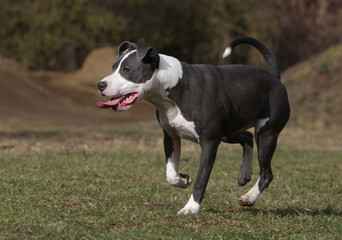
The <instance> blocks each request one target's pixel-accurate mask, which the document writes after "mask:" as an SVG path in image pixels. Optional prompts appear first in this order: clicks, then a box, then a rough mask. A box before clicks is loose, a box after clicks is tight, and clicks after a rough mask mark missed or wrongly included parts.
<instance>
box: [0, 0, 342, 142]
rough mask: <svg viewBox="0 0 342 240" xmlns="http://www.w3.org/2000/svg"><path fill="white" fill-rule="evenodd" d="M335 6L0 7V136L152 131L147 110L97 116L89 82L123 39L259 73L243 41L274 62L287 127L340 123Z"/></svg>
mask: <svg viewBox="0 0 342 240" xmlns="http://www.w3.org/2000/svg"><path fill="white" fill-rule="evenodd" d="M341 23H342V1H340V0H287V1H281V0H245V1H239V0H187V1H184V0H182V1H181V0H173V1H166V0H165V1H164V0H124V1H123V0H104V1H93V0H91V1H86V0H66V1H60V0H50V1H45V0H35V1H34V0H1V1H0V130H2V133H3V136H4V135H6V134H5V133H8V132H11V131H23V129H24V130H25V131H31V130H32V129H44V128H50V127H51V126H58V127H62V128H63V127H69V126H70V127H72V128H75V127H80V126H86V127H102V126H111V127H112V128H117V126H118V125H119V126H123V125H125V124H131V123H134V124H135V123H137V124H144V126H148V124H150V125H151V126H152V128H153V129H154V128H155V127H156V126H157V122H156V120H155V115H154V109H153V107H151V106H150V105H148V104H146V103H142V104H139V105H137V106H135V107H134V108H132V109H130V110H129V111H127V112H124V113H115V112H113V111H110V110H103V109H96V108H95V103H96V101H101V100H103V99H102V97H101V96H99V94H98V92H97V89H96V84H97V82H98V81H99V80H101V79H102V78H103V77H105V76H107V75H108V74H109V73H110V72H111V65H112V63H113V61H114V60H115V56H116V49H117V47H118V45H119V44H120V43H121V42H122V41H124V40H129V41H132V42H140V41H143V42H147V43H150V44H151V45H152V46H154V47H155V48H156V49H157V50H158V51H159V52H160V53H163V54H167V55H172V56H174V57H177V58H178V59H180V60H181V61H185V62H188V63H209V64H235V63H238V64H251V65H256V66H259V67H265V61H264V60H263V58H262V57H261V55H260V54H259V53H258V52H257V51H256V50H255V49H253V48H252V47H250V46H239V47H238V48H236V49H234V53H233V54H232V55H231V56H230V57H229V59H227V60H225V61H223V60H222V58H221V56H222V53H223V51H224V49H225V47H226V46H227V44H228V43H229V42H230V41H232V40H234V39H235V38H237V37H240V36H251V37H254V38H257V39H259V40H260V41H262V42H264V43H265V44H266V45H267V46H269V47H270V48H271V49H272V51H273V52H274V54H275V55H276V57H277V58H278V60H279V64H280V67H281V70H282V81H283V82H284V83H285V85H286V86H287V88H288V92H289V97H290V101H291V106H292V116H291V121H290V123H289V126H290V127H292V128H295V129H311V130H315V129H316V130H317V129H318V130H321V129H340V128H339V127H341V124H342V107H341V106H342V97H341V91H342V45H341V44H342V24H341Z"/></svg>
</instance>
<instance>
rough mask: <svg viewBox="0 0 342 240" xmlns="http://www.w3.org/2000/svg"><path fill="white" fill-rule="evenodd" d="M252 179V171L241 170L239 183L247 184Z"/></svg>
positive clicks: (240, 184) (241, 184)
mask: <svg viewBox="0 0 342 240" xmlns="http://www.w3.org/2000/svg"><path fill="white" fill-rule="evenodd" d="M251 180H252V171H241V170H240V172H239V175H238V185H239V186H245V185H246V184H247V183H248V182H249V181H251Z"/></svg>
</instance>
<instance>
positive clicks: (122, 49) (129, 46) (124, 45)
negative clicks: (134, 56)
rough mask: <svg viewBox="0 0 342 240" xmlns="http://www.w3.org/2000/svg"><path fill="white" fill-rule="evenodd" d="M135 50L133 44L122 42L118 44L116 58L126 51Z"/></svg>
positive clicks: (135, 47)
mask: <svg viewBox="0 0 342 240" xmlns="http://www.w3.org/2000/svg"><path fill="white" fill-rule="evenodd" d="M135 49H137V45H136V44H135V43H131V42H128V41H124V42H122V43H121V44H120V47H119V53H118V57H120V56H121V55H122V53H124V52H125V51H126V50H135Z"/></svg>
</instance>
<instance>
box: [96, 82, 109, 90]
mask: <svg viewBox="0 0 342 240" xmlns="http://www.w3.org/2000/svg"><path fill="white" fill-rule="evenodd" d="M106 87H107V82H105V81H101V82H99V83H98V84H97V88H98V89H99V91H100V92H102V91H103V90H105V89H106Z"/></svg>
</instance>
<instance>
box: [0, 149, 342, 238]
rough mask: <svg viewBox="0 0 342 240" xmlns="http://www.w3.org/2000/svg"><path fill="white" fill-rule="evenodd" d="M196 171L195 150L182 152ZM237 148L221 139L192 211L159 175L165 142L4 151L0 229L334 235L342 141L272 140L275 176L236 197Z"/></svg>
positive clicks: (339, 217) (61, 233)
mask: <svg viewBox="0 0 342 240" xmlns="http://www.w3.org/2000/svg"><path fill="white" fill-rule="evenodd" d="M182 156H183V157H185V158H188V159H189V161H188V162H182V163H181V172H184V173H188V174H189V175H190V176H192V177H193V178H194V177H195V175H196V172H197V166H198V158H199V153H198V152H190V151H186V152H184V153H183V154H182ZM240 158H241V150H240V149H239V148H233V149H231V148H229V149H228V148H225V147H223V146H222V147H221V148H220V151H219V154H218V157H217V160H216V163H215V166H214V169H213V172H212V176H211V179H210V182H209V184H208V187H207V193H206V198H205V199H204V201H203V204H202V208H201V211H200V213H199V214H197V215H187V216H177V215H176V213H177V211H178V210H180V209H181V208H182V207H183V206H184V204H185V203H186V202H187V200H188V198H189V196H190V194H191V188H189V189H186V190H182V189H176V188H174V187H172V186H170V185H169V184H168V183H167V182H166V180H165V161H164V156H163V153H162V151H160V152H158V151H157V152H156V151H143V152H142V151H129V152H125V151H122V152H103V153H91V152H86V151H82V152H54V153H36V154H19V155H18V154H10V153H2V154H1V155H0V165H1V168H0V239H1V238H3V239H279V238H281V239H340V238H341V236H342V204H341V198H342V187H341V172H342V164H341V159H342V151H323V150H296V149H290V150H289V149H278V150H277V152H276V154H275V156H274V159H273V171H274V180H273V182H272V183H271V185H270V187H269V188H268V189H267V190H265V192H264V193H263V194H262V195H261V197H260V198H259V200H258V202H257V204H256V205H255V206H254V207H252V208H242V207H240V206H239V205H238V204H237V199H238V198H239V196H241V195H243V194H244V193H245V192H247V191H248V190H249V189H250V187H251V186H252V185H253V184H254V182H255V180H256V178H257V175H256V173H257V172H258V167H257V165H256V161H254V162H255V165H254V173H255V174H254V176H253V180H252V182H251V183H250V184H248V186H245V187H242V188H239V187H237V181H236V176H237V174H238V169H239V164H240Z"/></svg>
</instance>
